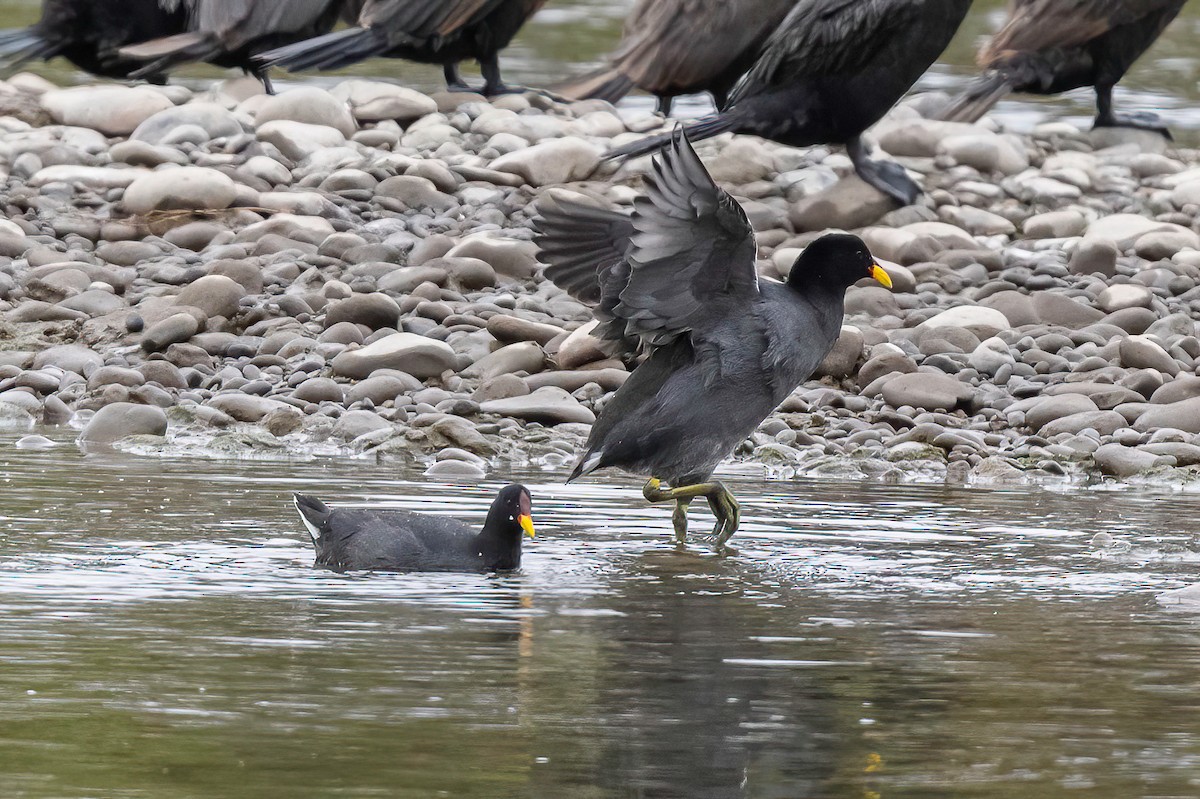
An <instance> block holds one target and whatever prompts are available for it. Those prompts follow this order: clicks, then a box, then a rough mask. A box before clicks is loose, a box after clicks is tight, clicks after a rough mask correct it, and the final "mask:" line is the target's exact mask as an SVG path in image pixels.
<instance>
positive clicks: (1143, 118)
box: [1092, 111, 1175, 141]
mask: <svg viewBox="0 0 1200 799" xmlns="http://www.w3.org/2000/svg"><path fill="white" fill-rule="evenodd" d="M1092 127H1093V128H1134V129H1136V130H1148V131H1152V132H1154V133H1158V134H1160V135H1161V136H1163V137H1164V138H1165V139H1166V140H1167V141H1175V137H1173V136H1172V135H1171V131H1170V129H1169V128H1168V127H1167V126H1166V125H1165V124H1163V121H1162V118H1161V117H1160V116H1159V115H1158V114H1154V113H1151V112H1149V111H1135V112H1133V113H1129V114H1114V113H1112V112H1111V111H1110V112H1109V114H1108V115H1107V116H1105V117H1102V116H1100V115H1099V114H1097V115H1096V121H1095V122H1094V123H1093V125H1092Z"/></svg>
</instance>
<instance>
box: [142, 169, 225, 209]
mask: <svg viewBox="0 0 1200 799" xmlns="http://www.w3.org/2000/svg"><path fill="white" fill-rule="evenodd" d="M236 198H237V185H236V184H235V183H234V182H233V180H232V179H231V178H230V177H229V176H228V175H226V174H224V173H223V172H218V171H217V170H215V169H206V168H204V167H198V166H181V167H172V168H168V169H160V170H158V171H156V172H150V173H148V174H144V175H142V176H141V177H139V178H138V179H137V180H135V181H134V182H133V183H131V184H129V187H128V188H127V189H125V196H124V198H123V203H124V205H125V209H126V210H127V211H129V212H130V213H131V214H144V213H147V212H148V211H156V210H173V209H217V208H228V207H229V206H230V205H232V204H233V201H234V199H236Z"/></svg>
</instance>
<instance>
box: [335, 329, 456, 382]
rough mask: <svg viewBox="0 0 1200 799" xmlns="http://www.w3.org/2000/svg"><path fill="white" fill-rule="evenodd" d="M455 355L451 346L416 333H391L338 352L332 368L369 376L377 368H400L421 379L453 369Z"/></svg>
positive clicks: (348, 374) (349, 375) (347, 375)
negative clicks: (357, 347)
mask: <svg viewBox="0 0 1200 799" xmlns="http://www.w3.org/2000/svg"><path fill="white" fill-rule="evenodd" d="M456 361H457V359H456V356H455V354H454V350H453V349H451V348H450V345H449V344H447V343H446V342H444V341H438V340H437V339H434V338H426V337H425V336H419V335H417V334H416V333H393V334H392V335H390V336H385V337H383V338H381V339H379V340H378V341H376V342H374V343H372V344H368V345H367V346H365V347H362V348H360V349H357V350H349V351H347V352H343V353H340V354H339V355H337V356H336V357H335V358H334V359H333V370H334V372H336V373H337V374H340V375H345V376H346V377H353V378H359V379H361V378H364V377H369V376H370V375H371V373H372V372H374V371H375V370H376V369H399V370H400V371H401V372H407V373H408V374H410V375H412V376H413V377H416V378H418V379H420V380H424V379H425V378H427V377H436V376H437V375H440V374H441V373H442V372H444V371H446V370H447V369H453V368H454V366H455V364H456Z"/></svg>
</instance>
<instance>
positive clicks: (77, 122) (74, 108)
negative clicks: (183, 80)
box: [42, 86, 173, 136]
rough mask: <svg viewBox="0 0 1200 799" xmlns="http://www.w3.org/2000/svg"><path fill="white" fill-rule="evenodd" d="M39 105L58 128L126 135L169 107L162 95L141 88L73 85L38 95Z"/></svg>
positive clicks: (107, 134)
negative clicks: (40, 104)
mask: <svg viewBox="0 0 1200 799" xmlns="http://www.w3.org/2000/svg"><path fill="white" fill-rule="evenodd" d="M42 106H43V107H44V108H45V109H46V110H47V111H48V112H49V113H50V116H51V118H53V119H54V121H55V122H57V123H59V124H60V125H74V126H77V127H81V128H91V129H92V130H97V131H100V132H101V133H103V134H104V135H105V136H128V135H129V134H130V133H132V132H133V131H134V129H136V128H137V126H138V125H140V124H142V122H144V121H145V120H146V119H148V118H149V117H151V116H153V115H154V114H156V113H158V112H159V111H163V110H165V109H168V108H171V107H173V106H172V103H171V101H170V100H168V99H167V98H166V96H165V95H164V94H163V93H162V92H158V91H154V90H153V89H147V88H144V87H129V86H77V87H75V88H72V89H59V90H58V91H53V92H46V93H45V94H43V95H42Z"/></svg>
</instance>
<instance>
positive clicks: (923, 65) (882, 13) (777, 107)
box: [607, 0, 971, 205]
mask: <svg viewBox="0 0 1200 799" xmlns="http://www.w3.org/2000/svg"><path fill="white" fill-rule="evenodd" d="M970 6H971V0H801V2H799V3H798V4H797V5H796V7H795V8H793V9H792V11H791V13H789V14H788V15H787V18H786V19H784V21H783V23H782V24H781V25H780V26H779V27H778V28H777V29H776V30H775V33H773V34H772V35H771V37H770V38H769V39H768V40H767V44H766V45H765V47H764V48H763V53H762V55H761V56H760V57H759V59H758V61H756V62H755V63H754V66H753V67H751V68H750V71H749V72H748V73H746V75H745V77H743V78H742V80H741V81H739V82H738V84H737V85H736V86H734V88H733V92H732V93H731V94H730V96H729V100H728V102H727V104H726V106H725V108H724V110H722V111H721V112H720V113H718V114H714V115H712V116H708V117H704V118H703V119H700V120H697V121H696V122H691V123H688V124H687V126H686V128H685V129H686V130H687V132H688V135H689V136H690V137H691V138H692V139H693V140H698V139H707V138H709V137H711V136H716V135H718V134H721V133H725V132H733V133H751V134H754V135H757V136H762V137H763V138H766V139H771V140H773V141H777V142H780V143H782V144H787V145H791V146H793V147H803V146H808V145H812V144H844V145H845V146H846V150H847V152H848V153H849V155H850V159H851V160H852V161H853V162H854V168H855V170H856V171H857V172H858V174H859V176H861V177H862V179H863V180H865V181H866V182H867V183H869V184H871V185H872V186H874V187H875V188H877V189H879V190H880V191H882V192H883V193H885V194H887V195H889V196H891V197H893V198H894V199H896V200H898V201H899V202H900V203H902V204H905V205H907V204H911V203H912V202H913V201H915V200H916V198H917V197H918V196H919V195H920V193H921V188H920V187H919V186H918V185H917V184H916V183H914V182H913V180H912V179H911V178H910V177H908V174H907V173H906V172H905V171H904V169H903V168H902V167H901V166H900V165H899V164H897V163H895V162H893V161H874V160H872V159H871V158H869V157H868V155H867V150H866V147H865V146H864V145H863V143H862V141H861V139H860V138H859V137H860V136H861V135H862V133H863V131H865V130H866V129H867V128H869V127H870V126H871V125H873V124H875V123H876V122H878V121H879V119H880V118H881V117H882V116H883V115H884V114H886V113H887V111H888V109H890V108H891V107H892V106H893V105H894V104H895V103H896V101H897V100H899V99H900V98H901V97H902V96H904V93H905V92H906V91H908V89H909V88H910V87H911V86H912V85H913V84H914V83H915V82H916V81H917V78H919V77H921V75H922V74H923V73H924V72H925V70H926V69H928V68H929V65H930V64H932V63H933V62H934V60H936V59H937V57H938V56H939V55H941V53H942V51H943V50H945V49H946V45H947V44H949V43H950V40H951V39H952V38H954V33H955V31H957V30H958V26H959V24H960V23H961V22H962V20H963V18H964V17H965V16H966V14H967V10H968V9H969V8H970ZM670 135H671V134H669V133H663V134H660V135H657V136H651V137H649V138H646V139H643V140H641V141H638V142H634V143H632V144H628V145H625V146H624V147H618V148H616V149H614V150H612V151H611V152H609V153H608V154H607V155H608V157H611V158H618V157H627V156H633V155H642V154H644V153H648V152H651V151H653V150H656V149H658V148H659V147H661V146H662V145H663V144H664V143H665V142H666V141H667V140H668V138H669V137H670Z"/></svg>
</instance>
